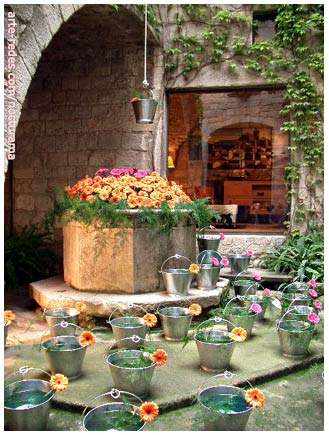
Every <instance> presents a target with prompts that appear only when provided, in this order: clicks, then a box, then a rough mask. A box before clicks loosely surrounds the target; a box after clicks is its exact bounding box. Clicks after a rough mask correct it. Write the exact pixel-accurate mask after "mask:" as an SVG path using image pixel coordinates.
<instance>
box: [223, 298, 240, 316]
mask: <svg viewBox="0 0 329 435" xmlns="http://www.w3.org/2000/svg"><path fill="white" fill-rule="evenodd" d="M244 299H245V297H244V296H240V295H239V296H235V297H234V298H231V299H230V300H229V301H228V302H227V304H226V305H225V307H224V309H223V314H224V313H225V311H226V308H227V307H228V306H229V305H230V303H231V302H232V301H235V300H238V301H243V300H244Z"/></svg>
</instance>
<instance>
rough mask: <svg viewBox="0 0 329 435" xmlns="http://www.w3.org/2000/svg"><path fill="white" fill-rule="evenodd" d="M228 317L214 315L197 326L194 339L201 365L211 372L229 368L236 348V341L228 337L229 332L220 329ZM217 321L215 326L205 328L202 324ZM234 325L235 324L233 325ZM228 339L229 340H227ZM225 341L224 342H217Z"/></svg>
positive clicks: (203, 368)
mask: <svg viewBox="0 0 329 435" xmlns="http://www.w3.org/2000/svg"><path fill="white" fill-rule="evenodd" d="M222 321H224V322H226V323H229V322H228V321H227V320H226V319H222V318H220V317H214V318H212V319H208V320H206V321H204V322H202V323H200V325H199V326H198V328H197V331H196V333H195V334H194V340H195V342H196V344H197V349H198V352H199V359H200V366H201V368H202V370H204V371H206V372H210V373H218V372H221V371H223V370H225V369H227V368H228V367H229V365H230V361H231V357H232V354H233V351H234V348H235V344H236V343H235V341H234V340H232V339H230V338H229V337H228V332H227V331H226V330H224V329H220V323H221V322H222ZM213 322H215V325H214V326H211V327H210V328H207V329H203V328H202V325H205V324H207V323H208V324H209V323H213ZM232 326H233V327H234V325H232ZM226 340H227V341H226ZM215 341H223V342H217V343H216V342H215Z"/></svg>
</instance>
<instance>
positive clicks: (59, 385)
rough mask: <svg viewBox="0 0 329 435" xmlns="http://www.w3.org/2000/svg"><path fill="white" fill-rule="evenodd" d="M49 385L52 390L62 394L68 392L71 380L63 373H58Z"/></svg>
mask: <svg viewBox="0 0 329 435" xmlns="http://www.w3.org/2000/svg"><path fill="white" fill-rule="evenodd" d="M49 383H50V387H51V389H52V390H55V391H57V392H59V393H60V392H61V391H64V390H66V388H67V386H68V384H69V380H68V379H67V377H66V376H64V375H62V374H61V373H56V374H55V375H52V376H51V378H50V381H49Z"/></svg>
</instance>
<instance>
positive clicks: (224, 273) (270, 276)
mask: <svg viewBox="0 0 329 435" xmlns="http://www.w3.org/2000/svg"><path fill="white" fill-rule="evenodd" d="M255 274H257V275H259V276H261V277H262V280H263V281H272V282H287V281H292V280H293V277H292V276H291V275H288V274H287V273H277V272H273V270H267V269H261V268H252V267H250V268H249V269H248V270H247V272H245V273H244V274H241V275H240V276H241V277H244V278H246V277H248V278H251V277H253V275H255ZM220 276H221V277H223V278H228V279H234V278H235V277H236V274H234V273H232V272H231V269H230V268H229V267H224V268H223V269H221V271H220Z"/></svg>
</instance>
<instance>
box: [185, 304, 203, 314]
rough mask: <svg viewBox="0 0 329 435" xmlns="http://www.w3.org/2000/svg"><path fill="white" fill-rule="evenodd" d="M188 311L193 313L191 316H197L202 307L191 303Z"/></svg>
mask: <svg viewBox="0 0 329 435" xmlns="http://www.w3.org/2000/svg"><path fill="white" fill-rule="evenodd" d="M188 309H189V312H190V313H191V314H193V316H199V315H200V314H201V311H202V308H201V306H200V305H199V304H191V305H190V306H189V307H188Z"/></svg>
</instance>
